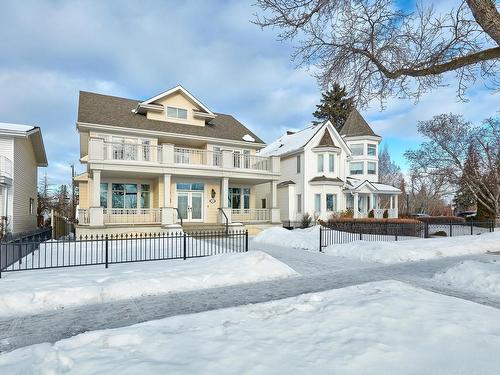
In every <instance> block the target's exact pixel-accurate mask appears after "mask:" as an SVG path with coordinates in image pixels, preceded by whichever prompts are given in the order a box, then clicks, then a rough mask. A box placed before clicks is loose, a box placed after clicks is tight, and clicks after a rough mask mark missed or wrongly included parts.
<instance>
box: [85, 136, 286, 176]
mask: <svg viewBox="0 0 500 375" xmlns="http://www.w3.org/2000/svg"><path fill="white" fill-rule="evenodd" d="M89 145H90V146H89V156H88V160H89V161H91V162H92V161H99V160H113V161H114V160H119V161H129V162H147V163H153V164H162V165H165V164H167V165H168V164H174V165H184V166H207V167H210V168H221V169H237V170H248V171H263V172H274V173H279V161H278V160H276V161H275V162H274V163H273V159H272V158H269V157H262V156H256V155H250V154H247V153H241V152H237V151H236V152H232V151H229V150H223V151H212V150H205V149H196V148H187V147H175V146H174V145H172V144H163V145H150V144H145V143H127V142H108V141H104V140H103V139H100V138H91V139H90V143H89Z"/></svg>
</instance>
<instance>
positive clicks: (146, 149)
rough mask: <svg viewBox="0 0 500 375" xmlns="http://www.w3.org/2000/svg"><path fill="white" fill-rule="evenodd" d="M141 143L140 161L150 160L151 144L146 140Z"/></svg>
mask: <svg viewBox="0 0 500 375" xmlns="http://www.w3.org/2000/svg"><path fill="white" fill-rule="evenodd" d="M141 143H142V160H144V161H149V160H151V142H150V141H149V140H148V139H143V140H142V141H141Z"/></svg>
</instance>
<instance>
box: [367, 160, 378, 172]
mask: <svg viewBox="0 0 500 375" xmlns="http://www.w3.org/2000/svg"><path fill="white" fill-rule="evenodd" d="M366 166H367V168H366V169H367V171H368V174H377V163H376V162H374V161H369V162H368V163H366Z"/></svg>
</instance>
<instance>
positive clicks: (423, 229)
mask: <svg viewBox="0 0 500 375" xmlns="http://www.w3.org/2000/svg"><path fill="white" fill-rule="evenodd" d="M494 230H495V223H494V221H477V222H473V221H470V222H469V221H468V222H463V223H461V222H450V223H440V224H431V223H394V222H391V223H380V222H374V223H367V222H362V223H356V222H355V221H350V222H339V223H335V224H331V223H329V226H328V227H325V226H320V231H319V250H320V251H323V249H324V248H325V247H327V246H330V245H337V244H344V243H349V242H353V241H377V242H379V241H403V240H411V239H415V238H431V237H453V236H465V235H478V234H482V233H488V232H493V231H494Z"/></svg>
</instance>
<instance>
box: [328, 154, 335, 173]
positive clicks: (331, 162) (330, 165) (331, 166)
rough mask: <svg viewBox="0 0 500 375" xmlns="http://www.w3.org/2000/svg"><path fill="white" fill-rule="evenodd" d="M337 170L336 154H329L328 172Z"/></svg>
mask: <svg viewBox="0 0 500 375" xmlns="http://www.w3.org/2000/svg"><path fill="white" fill-rule="evenodd" d="M334 171H335V154H328V172H334Z"/></svg>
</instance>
